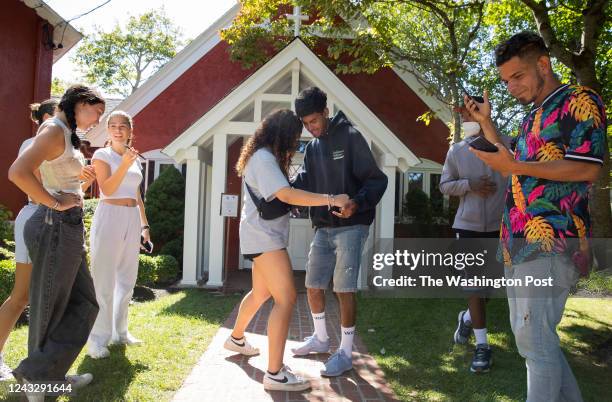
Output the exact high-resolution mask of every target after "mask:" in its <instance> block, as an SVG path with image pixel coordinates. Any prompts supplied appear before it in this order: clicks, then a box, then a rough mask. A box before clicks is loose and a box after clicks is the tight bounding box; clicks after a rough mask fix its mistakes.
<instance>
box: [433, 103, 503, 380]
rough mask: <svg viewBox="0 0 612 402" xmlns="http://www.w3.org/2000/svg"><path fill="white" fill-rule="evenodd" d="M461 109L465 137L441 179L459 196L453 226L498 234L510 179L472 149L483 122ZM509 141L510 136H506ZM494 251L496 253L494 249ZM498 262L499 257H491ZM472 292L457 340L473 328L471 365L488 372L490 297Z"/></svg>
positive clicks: (445, 189)
mask: <svg viewBox="0 0 612 402" xmlns="http://www.w3.org/2000/svg"><path fill="white" fill-rule="evenodd" d="M459 112H460V113H461V117H462V119H463V132H464V140H462V141H460V142H458V143H455V144H453V145H451V147H450V149H449V150H448V153H447V154H446V160H445V161H444V168H443V169H442V178H441V180H440V192H442V194H446V195H452V196H457V197H459V199H460V201H459V208H458V209H457V213H456V214H455V221H454V222H453V229H454V231H455V234H456V237H457V238H458V239H459V238H475V239H476V238H480V239H483V238H497V237H499V230H500V225H501V218H502V211H503V207H504V194H505V191H506V180H507V179H505V178H504V177H503V176H502V175H501V174H500V173H498V172H496V171H493V170H491V168H489V167H488V166H487V165H486V164H485V163H484V162H482V161H481V160H480V159H478V158H477V157H476V156H475V155H474V154H473V153H472V152H470V150H469V145H468V143H467V142H466V140H465V138H467V137H471V136H473V135H482V131H481V129H480V125H479V124H478V123H477V122H475V121H474V120H473V119H472V117H471V116H470V114H469V113H468V112H467V110H466V109H465V108H460V109H459ZM505 140H506V141H508V142H509V138H508V137H506V139H505ZM492 255H495V251H494V250H493V252H492ZM487 263H488V264H489V263H493V264H495V263H496V262H495V261H489V260H487ZM465 290H466V291H468V292H469V297H468V309H467V310H463V311H460V312H459V317H458V319H457V330H456V331H455V334H454V341H455V343H458V344H465V343H467V342H468V340H469V338H470V336H471V334H472V331H473V332H474V337H475V338H476V350H475V352H474V358H473V359H472V363H471V366H470V370H471V371H472V372H474V373H484V372H488V371H489V370H490V368H491V364H492V362H493V360H492V352H491V348H490V347H489V343H488V341H487V328H486V311H485V302H486V298H485V297H483V294H482V293H483V289H474V288H470V289H465Z"/></svg>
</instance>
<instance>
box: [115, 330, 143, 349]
mask: <svg viewBox="0 0 612 402" xmlns="http://www.w3.org/2000/svg"><path fill="white" fill-rule="evenodd" d="M113 343H117V344H121V345H127V346H140V345H142V344H143V343H144V342H143V341H142V340H141V339H138V338H136V337H135V336H133V335H132V334H130V333H129V332H128V333H127V335H124V336H120V337H119V338H117V339H116V340H115V341H114V342H113Z"/></svg>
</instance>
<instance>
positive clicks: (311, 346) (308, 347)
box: [291, 334, 329, 356]
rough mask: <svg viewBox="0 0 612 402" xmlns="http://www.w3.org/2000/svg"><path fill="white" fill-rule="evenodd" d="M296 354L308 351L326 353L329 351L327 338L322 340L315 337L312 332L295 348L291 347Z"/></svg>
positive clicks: (303, 353) (307, 352)
mask: <svg viewBox="0 0 612 402" xmlns="http://www.w3.org/2000/svg"><path fill="white" fill-rule="evenodd" d="M291 351H292V352H293V354H294V355H296V356H306V355H308V354H310V353H328V352H329V338H328V339H327V340H326V341H325V342H322V341H320V340H319V338H317V336H316V335H314V334H312V335H311V336H307V337H306V338H304V342H302V343H301V344H300V345H299V346H298V347H297V348H293V349H291Z"/></svg>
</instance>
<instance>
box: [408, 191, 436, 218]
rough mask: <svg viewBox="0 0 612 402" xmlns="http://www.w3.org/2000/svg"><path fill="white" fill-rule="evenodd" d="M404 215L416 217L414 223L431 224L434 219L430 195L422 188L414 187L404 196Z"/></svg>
mask: <svg viewBox="0 0 612 402" xmlns="http://www.w3.org/2000/svg"><path fill="white" fill-rule="evenodd" d="M403 212H404V215H406V216H412V217H414V223H422V224H430V223H431V220H432V213H431V204H430V202H429V197H428V196H427V194H426V193H425V192H424V191H423V190H421V189H420V188H417V187H415V188H412V189H410V191H408V192H407V193H406V196H405V198H404V209H403Z"/></svg>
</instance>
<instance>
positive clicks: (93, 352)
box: [87, 343, 110, 359]
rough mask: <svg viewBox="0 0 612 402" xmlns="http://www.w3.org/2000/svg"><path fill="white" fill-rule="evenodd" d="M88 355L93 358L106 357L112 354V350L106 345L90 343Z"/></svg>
mask: <svg viewBox="0 0 612 402" xmlns="http://www.w3.org/2000/svg"><path fill="white" fill-rule="evenodd" d="M87 355H88V356H89V357H91V358H92V359H104V358H105V357H108V356H110V350H108V348H107V347H106V346H101V345H96V344H95V343H90V344H89V347H88V348H87Z"/></svg>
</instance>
